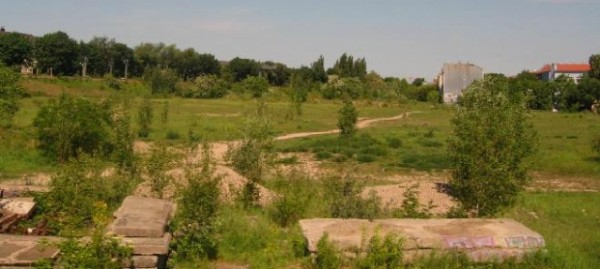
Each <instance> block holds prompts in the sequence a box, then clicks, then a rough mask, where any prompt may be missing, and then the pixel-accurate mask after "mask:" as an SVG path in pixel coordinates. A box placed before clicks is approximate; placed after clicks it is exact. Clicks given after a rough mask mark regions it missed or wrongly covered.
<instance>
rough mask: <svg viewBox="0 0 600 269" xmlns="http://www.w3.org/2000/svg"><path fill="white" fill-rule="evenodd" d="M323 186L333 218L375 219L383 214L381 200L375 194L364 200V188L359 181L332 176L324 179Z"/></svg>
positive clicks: (348, 177) (347, 177) (372, 193)
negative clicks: (362, 194)
mask: <svg viewBox="0 0 600 269" xmlns="http://www.w3.org/2000/svg"><path fill="white" fill-rule="evenodd" d="M323 184H324V191H325V198H326V199H329V201H330V205H329V214H330V216H331V217H333V218H362V219H374V218H376V217H377V216H378V215H379V214H380V213H381V212H380V211H381V210H380V208H381V199H379V197H378V196H376V195H375V193H374V192H371V193H369V197H367V198H363V197H362V196H361V193H362V190H363V188H364V186H363V185H362V184H361V183H360V182H359V181H358V180H357V179H355V178H352V177H350V176H345V177H336V176H332V177H328V178H325V179H323Z"/></svg>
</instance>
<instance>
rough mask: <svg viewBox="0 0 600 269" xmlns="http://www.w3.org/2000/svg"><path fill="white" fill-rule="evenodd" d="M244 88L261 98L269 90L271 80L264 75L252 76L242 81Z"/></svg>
mask: <svg viewBox="0 0 600 269" xmlns="http://www.w3.org/2000/svg"><path fill="white" fill-rule="evenodd" d="M240 86H241V88H242V90H243V91H244V92H246V93H249V94H250V95H251V96H252V97H254V98H259V97H262V96H263V95H265V94H266V93H267V92H268V91H269V81H267V79H266V78H264V77H257V76H250V77H247V78H245V79H244V80H242V81H241V82H240Z"/></svg>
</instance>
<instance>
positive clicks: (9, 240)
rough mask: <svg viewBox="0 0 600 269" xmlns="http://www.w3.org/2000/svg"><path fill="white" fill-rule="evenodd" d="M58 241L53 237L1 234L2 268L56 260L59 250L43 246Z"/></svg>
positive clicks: (0, 264) (0, 254)
mask: <svg viewBox="0 0 600 269" xmlns="http://www.w3.org/2000/svg"><path fill="white" fill-rule="evenodd" d="M54 240H57V239H56V238H53V237H41V236H39V237H38V236H17V235H5V234H0V268H5V267H8V266H29V265H33V264H34V263H35V262H36V261H39V260H42V259H55V258H56V257H57V256H58V252H59V251H58V249H57V248H56V247H53V246H47V245H45V244H42V241H54Z"/></svg>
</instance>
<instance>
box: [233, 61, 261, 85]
mask: <svg viewBox="0 0 600 269" xmlns="http://www.w3.org/2000/svg"><path fill="white" fill-rule="evenodd" d="M226 72H228V73H229V74H230V75H231V78H232V81H233V82H239V81H242V80H244V79H246V78H247V77H253V76H258V75H259V73H260V63H258V62H256V61H254V60H252V59H244V58H239V57H235V58H233V59H232V60H231V61H230V62H229V65H227V67H226Z"/></svg>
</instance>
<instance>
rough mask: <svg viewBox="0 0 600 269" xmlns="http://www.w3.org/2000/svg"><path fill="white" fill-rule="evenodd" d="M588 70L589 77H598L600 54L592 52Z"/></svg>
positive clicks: (599, 76)
mask: <svg viewBox="0 0 600 269" xmlns="http://www.w3.org/2000/svg"><path fill="white" fill-rule="evenodd" d="M589 63H590V71H589V73H588V74H589V76H590V77H591V78H595V79H600V54H594V55H592V56H590V60H589Z"/></svg>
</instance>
